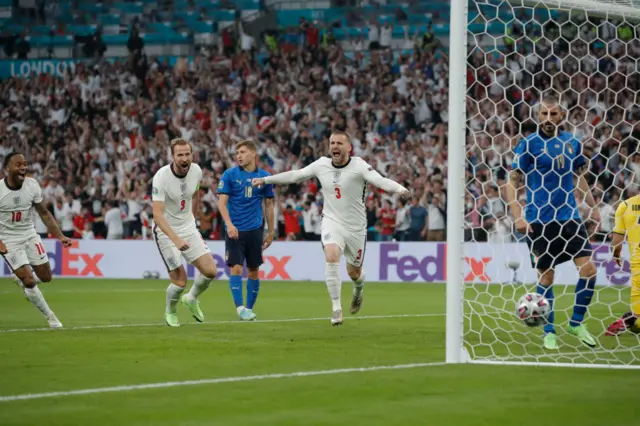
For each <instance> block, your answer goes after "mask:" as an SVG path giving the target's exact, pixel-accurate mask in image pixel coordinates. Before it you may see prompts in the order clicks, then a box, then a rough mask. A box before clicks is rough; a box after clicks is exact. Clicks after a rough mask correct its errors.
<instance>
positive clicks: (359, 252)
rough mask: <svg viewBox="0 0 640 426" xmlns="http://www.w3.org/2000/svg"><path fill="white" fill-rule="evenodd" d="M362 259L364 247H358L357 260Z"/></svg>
mask: <svg viewBox="0 0 640 426" xmlns="http://www.w3.org/2000/svg"><path fill="white" fill-rule="evenodd" d="M360 259H362V249H358V255H357V256H356V260H360Z"/></svg>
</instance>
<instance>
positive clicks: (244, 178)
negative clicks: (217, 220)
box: [218, 166, 274, 231]
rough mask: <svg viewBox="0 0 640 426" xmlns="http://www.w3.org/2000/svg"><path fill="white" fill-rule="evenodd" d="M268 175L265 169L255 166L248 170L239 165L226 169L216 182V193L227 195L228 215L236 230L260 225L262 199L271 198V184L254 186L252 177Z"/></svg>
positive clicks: (245, 229) (250, 228)
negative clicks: (253, 168) (218, 181)
mask: <svg viewBox="0 0 640 426" xmlns="http://www.w3.org/2000/svg"><path fill="white" fill-rule="evenodd" d="M265 176H269V173H267V172H266V171H264V170H262V169H260V168H256V170H254V171H253V172H248V171H246V170H245V169H243V168H242V167H240V166H237V167H234V168H232V169H228V170H226V171H225V172H224V173H223V174H222V179H220V183H219V184H218V194H226V195H228V196H229V203H228V204H227V207H228V209H229V216H230V218H231V222H232V223H233V225H234V226H235V227H236V228H238V231H252V230H254V229H258V228H260V227H262V219H263V212H262V200H263V199H265V198H273V197H274V194H273V185H262V187H260V188H258V187H254V186H252V185H251V180H252V179H253V178H263V177H265Z"/></svg>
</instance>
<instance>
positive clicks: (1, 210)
mask: <svg viewBox="0 0 640 426" xmlns="http://www.w3.org/2000/svg"><path fill="white" fill-rule="evenodd" d="M41 202H42V189H41V188H40V184H39V183H38V181H36V180H35V179H33V178H30V177H27V178H25V179H24V182H23V183H22V187H21V188H20V189H11V188H9V187H8V186H7V180H6V179H2V181H0V240H2V241H3V242H4V243H5V244H6V243H20V242H23V241H27V240H29V239H30V238H33V237H34V236H36V235H37V234H36V229H35V227H34V225H33V219H32V216H31V208H32V207H33V205H34V204H36V203H41Z"/></svg>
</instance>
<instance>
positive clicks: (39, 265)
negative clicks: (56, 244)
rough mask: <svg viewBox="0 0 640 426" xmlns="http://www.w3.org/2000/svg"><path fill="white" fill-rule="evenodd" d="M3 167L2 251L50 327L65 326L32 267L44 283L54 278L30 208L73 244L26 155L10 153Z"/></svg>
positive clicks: (0, 195) (0, 189) (0, 199)
mask: <svg viewBox="0 0 640 426" xmlns="http://www.w3.org/2000/svg"><path fill="white" fill-rule="evenodd" d="M4 169H5V172H6V174H7V177H6V178H5V179H3V180H2V181H0V254H1V255H2V257H3V258H4V260H5V262H7V265H9V269H11V271H12V272H13V274H14V275H15V276H16V277H17V278H18V280H20V285H21V286H22V287H23V291H24V295H25V297H26V298H27V299H28V300H29V301H30V302H31V303H33V304H34V305H35V306H36V308H38V310H39V311H40V312H42V315H44V317H45V318H46V320H47V322H48V323H49V326H50V327H51V328H62V323H61V322H60V321H59V320H58V318H57V317H56V315H55V314H54V313H53V311H52V310H51V309H50V308H49V305H48V304H47V302H46V301H45V300H44V296H43V295H42V292H40V289H39V288H38V286H37V285H36V280H35V278H34V277H33V274H32V272H31V271H32V270H33V272H35V274H36V276H37V277H38V279H39V280H40V281H42V282H45V283H48V282H50V281H51V279H52V274H51V266H50V265H49V259H48V258H47V251H46V250H45V248H44V245H43V244H42V240H41V239H40V237H39V236H38V234H37V233H36V229H35V227H34V225H33V221H32V219H31V208H32V207H34V208H35V210H36V212H37V213H38V215H40V218H41V219H42V222H43V223H44V224H45V225H46V226H47V229H48V230H49V232H51V233H52V234H53V235H55V236H56V238H58V240H60V242H61V243H62V245H63V246H65V247H69V246H71V240H70V239H69V238H67V237H65V236H64V235H62V231H60V228H59V227H58V223H57V222H56V220H55V219H54V218H53V216H51V213H50V212H49V210H47V207H46V206H45V204H44V203H43V202H42V201H43V200H42V189H41V188H40V185H39V184H38V182H37V181H36V180H35V179H32V178H29V177H26V175H27V160H26V159H25V158H24V156H23V155H22V154H19V153H17V152H12V153H10V154H8V155H7V156H6V157H5V160H4Z"/></svg>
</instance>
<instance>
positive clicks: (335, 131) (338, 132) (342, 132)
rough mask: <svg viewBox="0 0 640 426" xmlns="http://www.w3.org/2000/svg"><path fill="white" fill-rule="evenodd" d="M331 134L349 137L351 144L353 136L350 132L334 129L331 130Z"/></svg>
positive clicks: (348, 140)
mask: <svg viewBox="0 0 640 426" xmlns="http://www.w3.org/2000/svg"><path fill="white" fill-rule="evenodd" d="M331 136H344V137H345V138H347V142H349V144H351V136H350V135H349V133H347V132H345V131H343V130H334V131H332V132H331Z"/></svg>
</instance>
